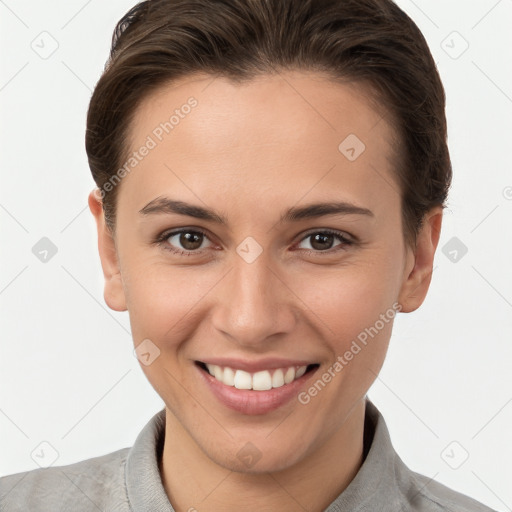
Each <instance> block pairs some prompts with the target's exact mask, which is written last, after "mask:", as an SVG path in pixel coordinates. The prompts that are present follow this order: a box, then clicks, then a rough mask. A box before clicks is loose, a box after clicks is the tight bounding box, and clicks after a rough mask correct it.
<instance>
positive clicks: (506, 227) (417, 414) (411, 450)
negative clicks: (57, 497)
mask: <svg viewBox="0 0 512 512" xmlns="http://www.w3.org/2000/svg"><path fill="white" fill-rule="evenodd" d="M133 4H134V0H115V1H109V2H105V1H99V0H89V1H88V2H85V1H84V0H72V1H66V2H64V1H58V0H46V1H45V2H36V1H34V0H32V1H28V0H27V1H21V0H18V1H16V0H5V1H0V23H1V27H0V45H1V48H2V52H1V66H0V73H1V74H0V106H1V125H0V126H1V128H0V129H1V134H0V144H1V148H0V155H1V164H0V172H1V187H0V226H1V233H2V238H1V244H0V254H1V265H0V308H1V309H0V311H1V317H0V318H1V326H0V332H1V336H2V339H1V345H0V349H1V352H0V372H1V373H0V378H1V381H0V433H1V435H0V476H2V475H6V474H11V473H16V472H20V471H25V470H30V469H34V468H36V467H38V466H37V464H36V463H35V462H34V460H33V459H32V458H31V453H32V452H33V451H34V450H35V449H38V447H39V445H40V443H41V442H42V441H46V442H48V443H50V444H51V445H52V446H53V447H54V448H55V449H56V450H57V452H58V459H57V461H56V462H55V464H54V465H62V464H69V463H72V462H76V461H79V460H83V459H87V458H90V457H94V456H97V455H103V454H105V453H109V452H112V451H114V450H117V449H119V448H124V447H127V446H131V445H132V444H133V442H134V440H135V437H136V435H137V434H138V433H139V431H140V430H141V429H142V427H143V426H144V425H145V424H146V422H147V421H148V420H149V419H150V417H151V416H152V415H153V414H155V413H156V412H157V411H158V410H160V409H162V408H163V401H162V400H161V399H160V397H159V396H158V395H157V394H156V392H155V391H154V390H153V388H152V387H151V386H150V385H149V383H148V382H147V380H146V378H145V377H144V374H143V373H142V371H141V369H140V366H139V363H138V361H137V359H136V358H135V357H134V355H133V342H132V339H131V336H130V329H129V321H128V316H127V315H128V314H127V313H116V312H113V311H110V310H109V309H108V307H107V306H106V304H105V302H104V300H103V275H102V271H101V267H100V263H99V257H98V254H97V245H96V232H95V224H94V219H93V217H92V215H91V214H90V212H89V210H88V207H87V194H88V192H89V191H90V190H92V188H93V187H94V182H93V180H92V177H91V175H90V171H89V168H88V165H87V160H86V154H85V149H84V132H85V116H86V111H87V106H88V102H89V99H90V95H91V91H92V89H93V87H94V85H95V83H96V81H97V80H98V78H99V76H100V74H101V72H102V69H103V66H104V63H105V61H106V59H107V55H108V51H109V46H110V38H111V34H112V31H113V28H114V26H115V23H116V22H117V20H118V19H119V18H120V17H121V16H122V15H123V14H124V13H125V12H126V11H127V10H128V9H129V8H130V7H131V6H132V5H133ZM398 4H399V5H400V6H401V7H402V8H403V9H404V10H405V11H406V12H407V13H408V14H409V15H410V16H411V17H412V18H413V19H414V20H415V22H416V23H417V24H418V26H419V27H420V29H421V30H422V31H423V33H424V34H425V37H426V38H427V41H428V43H429V45H430V48H431V51H432V53H433V55H434V58H435V60H436V62H437V64H438V67H439V70H440V73H441V77H442V79H443V82H444V85H445V88H446V94H447V117H448V124H449V146H450V151H451V156H452V162H453V170H454V181H453V187H452V190H451V194H450V200H449V208H448V210H447V211H446V212H445V218H444V223H443V231H442V236H441V241H440V244H439V249H438V253H437V255H436V260H435V270H434V274H433V280H432V285H431V289H430V292H429V295H428V297H427V299H426V301H425V303H424V304H423V306H422V307H421V308H420V309H419V310H418V311H416V312H414V313H411V314H401V315H399V316H398V319H397V320H396V322H395V328H394V332H393V336H392V340H391V345H390V349H389V353H388V357H387V360H386V362H385V364H384V367H383V369H382V372H381V374H380V376H379V377H378V379H377V380H376V382H375V384H374V385H373V386H372V388H371V389H370V392H369V397H370V398H371V399H372V400H373V401H374V403H375V404H376V405H377V407H379V409H380V410H381V411H382V413H383V415H384V417H385V419H386V422H387V424H388V427H389V430H390V433H391V438H392V442H393V444H394V446H395V448H396V450H397V452H398V453H399V455H400V456H401V458H402V460H403V461H404V462H405V463H406V464H407V465H408V466H409V467H410V468H411V469H413V470H414V471H417V472H420V473H422V474H425V475H427V476H429V477H432V478H434V479H436V480H438V481H439V482H442V483H444V484H446V485H448V486H449V487H452V488H454V489H456V490H458V491H460V492H462V493H464V494H467V495H469V496H471V497H474V498H475V499H477V500H479V501H482V502H484V503H485V504H487V505H489V506H490V507H492V508H494V509H496V510H500V511H505V510H512V485H511V483H512V465H511V462H510V461H511V460H512V442H511V441H512V439H511V437H512V435H511V432H512V372H511V371H510V366H511V363H512V343H511V341H512V271H511V262H512V257H511V256H512V229H511V228H512V222H511V220H512V172H511V166H510V147H511V143H512V115H511V114H512V71H511V63H512V58H511V57H512V36H511V32H512V31H511V27H512V1H511V0H500V1H496V0H480V1H471V2H469V1H462V0H459V1H453V0H452V1H446V0H436V1H432V0H429V1H426V0H417V1H416V2H413V1H411V0H400V1H399V2H398ZM43 31H46V32H47V33H48V34H51V36H49V35H48V34H44V35H42V36H40V34H41V32H43ZM454 31H456V32H457V33H458V34H453V32H454ZM41 38H46V39H45V48H46V49H47V50H48V49H49V48H51V45H52V44H57V43H58V48H57V49H56V51H55V52H54V53H53V54H52V55H51V56H49V57H48V58H46V59H43V58H41V57H40V56H39V55H38V53H36V51H34V49H33V47H35V46H36V45H37V44H39V45H42V43H41V42H40V41H41ZM52 38H53V39H54V40H55V41H56V42H57V43H52ZM462 38H463V39H462ZM33 41H34V42H33ZM464 41H467V44H469V47H468V49H467V50H466V51H465V52H464V53H462V54H461V55H460V56H458V54H459V53H460V52H461V50H462V49H463V48H464V45H465V43H464ZM31 45H32V46H31ZM39 51H42V50H39ZM457 56H458V58H454V57H457ZM42 237H48V238H49V239H50V240H51V241H52V242H53V243H54V244H55V246H56V247H57V249H58V252H57V253H56V254H55V256H53V257H52V258H51V259H50V260H49V261H48V262H46V263H43V262H41V261H40V260H39V259H38V258H36V256H35V255H34V254H33V252H32V247H33V246H34V245H35V244H36V243H37V242H38V241H39V240H40V239H41V238H42ZM453 237H457V238H458V239H459V240H460V241H461V242H462V243H463V244H464V245H465V246H466V247H467V248H468V252H467V253H466V254H465V255H463V256H462V257H461V256H460V254H461V253H460V251H459V253H458V256H457V258H458V260H457V261H456V262H453V261H451V260H450V258H449V257H447V256H446V255H445V254H443V252H442V248H443V247H444V246H445V245H446V244H447V243H448V242H449V241H450V240H451V239H452V238H453ZM451 243H453V241H452V242H451ZM448 247H450V246H448ZM446 252H448V250H447V251H446ZM453 441H456V442H457V444H451V443H452V442H453ZM447 446H448V449H447V450H445V449H446V448H447ZM465 451H467V453H468V454H469V458H468V459H467V460H466V461H465V462H464V463H463V464H462V465H461V466H460V467H459V468H458V469H452V468H451V467H450V466H449V465H448V464H447V462H446V460H449V461H450V462H451V464H452V465H457V463H458V462H459V463H460V461H462V459H463V457H464V455H465ZM442 454H445V455H444V458H443V456H442ZM450 456H451V457H450Z"/></svg>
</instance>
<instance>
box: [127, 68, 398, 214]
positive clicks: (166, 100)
mask: <svg viewBox="0 0 512 512" xmlns="http://www.w3.org/2000/svg"><path fill="white" fill-rule="evenodd" d="M130 128H131V130H130V134H129V137H128V140H129V141H130V143H129V145H130V152H134V151H135V152H139V150H140V149H141V148H142V147H143V146H148V147H149V146H151V149H150V150H149V151H144V153H145V156H143V158H140V159H139V160H138V161H137V163H136V165H134V166H133V167H132V169H133V170H131V171H130V172H129V174H128V175H127V176H126V178H124V180H125V182H124V183H123V188H125V189H126V191H127V192H126V193H124V194H123V193H121V194H120V196H123V195H124V196H125V197H126V196H127V194H129V195H130V199H131V200H132V201H134V202H135V203H136V204H137V205H140V207H142V206H144V204H146V202H147V201H149V200H151V199H153V198H155V197H157V196H159V195H162V194H163V193H164V192H166V191H167V190H174V191H176V193H178V194H181V195H183V194H185V195H186V196H187V197H189V198H191V199H192V198H194V195H196V196H197V197H201V196H203V197H205V198H206V197H208V198H211V199H212V200H216V198H217V199H219V200H221V199H222V197H224V198H225V197H226V194H227V192H228V191H231V192H233V193H234V192H236V197H234V196H233V197H230V200H233V201H239V202H243V201H249V200H250V199H251V198H253V199H254V200H255V201H256V202H257V198H258V197H260V196H261V195H262V194H265V196H266V197H267V200H269V198H271V197H272V196H273V197H274V198H275V199H276V201H279V199H280V198H281V199H282V198H283V196H288V197H289V198H290V200H293V199H295V200H296V201H298V200H299V199H300V198H301V197H303V196H305V195H310V194H315V196H314V199H321V198H323V197H324V198H326V199H331V198H332V192H333V188H334V187H336V189H337V190H340V191H343V192H344V194H345V195H344V199H356V198H359V199H360V198H368V200H369V201H372V202H375V201H381V202H382V200H384V199H386V194H387V195H388V196H389V197H388V199H389V200H392V199H393V196H394V195H396V193H397V187H396V185H395V184H394V176H393V173H392V172H391V169H392V161H393V155H392V146H391V144H392V141H393V137H394V131H393V130H392V128H391V127H390V126H389V125H388V123H387V122H386V121H385V120H384V119H383V117H382V112H378V111H377V110H376V109H375V108H374V102H373V96H371V95H370V93H369V90H368V89H367V88H366V87H363V86H362V85H361V84H348V83H347V84H340V83H334V82H332V81H330V80H329V79H328V78H325V77H322V76H321V75H318V74H312V73H299V72H287V73H280V74H276V75H272V76H269V75H264V76H261V77H258V78H255V79H252V80H250V81H248V82H244V83H235V82H233V81H231V80H229V79H227V78H223V77H212V76H205V75H203V76H201V75H199V76H195V77H188V78H184V79H181V80H179V81H176V82H174V83H172V84H168V85H166V86H162V87H160V88H159V89H158V90H157V91H156V92H154V93H152V94H151V95H149V96H148V97H147V98H145V99H144V100H143V101H142V102H141V104H140V105H139V107H138V109H137V110H136V112H135V115H134V117H133V120H132V123H131V127H130ZM385 187H387V188H389V190H387V191H386V190H383V188H385ZM222 194H224V195H222ZM329 194H330V196H329ZM174 195H176V194H174ZM216 196H218V197H216ZM327 196H329V197H327ZM197 197H196V199H197ZM312 198H313V197H312V196H311V197H309V198H308V199H312ZM120 200H121V199H120ZM144 201H146V202H144ZM143 202H144V204H142V203H143Z"/></svg>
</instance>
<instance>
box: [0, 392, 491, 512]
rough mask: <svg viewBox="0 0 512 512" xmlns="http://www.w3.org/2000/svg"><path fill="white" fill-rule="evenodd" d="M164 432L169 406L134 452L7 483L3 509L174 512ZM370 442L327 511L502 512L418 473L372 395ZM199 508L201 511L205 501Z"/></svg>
mask: <svg viewBox="0 0 512 512" xmlns="http://www.w3.org/2000/svg"><path fill="white" fill-rule="evenodd" d="M164 435H165V409H162V410H161V411H159V412H158V413H156V414H155V415H154V416H153V417H152V418H151V419H150V420H149V422H148V423H147V424H146V425H145V427H144V428H143V429H142V431H141V432H140V434H139V435H138V437H137V439H136V440H135V443H134V445H133V446H132V447H131V448H123V449H121V450H117V451H115V452H112V453H109V454H106V455H102V456H100V457H93V458H91V459H87V460H84V461H80V462H76V463H74V464H68V465H65V466H50V467H48V468H39V469H34V470H31V471H26V472H22V473H16V474H13V475H8V476H5V477H3V478H0V511H2V512H15V511H16V512H18V511H23V512H26V511H34V512H43V511H44V512H58V511H84V512H85V511H87V512H89V511H91V512H98V511H105V512H107V511H108V512H113V511H116V512H145V511H152V512H175V511H174V509H173V507H172V505H171V504H170V502H169V499H168V497H167V495H166V493H165V490H164V487H163V485H162V481H161V478H160V473H159V470H158V460H159V457H160V456H161V453H162V448H163V441H164ZM364 438H365V459H364V462H363V464H362V466H361V467H360V468H359V471H358V472H357V474H356V476H355V477H354V479H353V480H352V481H351V482H350V484H349V485H348V487H347V488H346V489H345V490H344V491H343V492H342V493H341V494H340V495H339V496H338V497H337V498H336V499H335V500H334V501H333V502H332V503H331V504H330V505H329V506H328V507H327V508H326V509H325V511H324V512H349V511H350V512H377V511H378V512H407V511H422V512H439V511H441V510H444V511H450V512H477V511H478V512H496V511H493V510H492V509H491V508H489V507H486V506H485V505H483V504H481V503H479V502H478V501H475V500H474V499H472V498H469V497H467V496H465V495H463V494H461V493H458V492H456V491H454V490H452V489H450V488H448V487H446V486H444V485H442V484H440V483H438V482H435V481H434V480H431V479H430V478H428V477H426V476H423V475H421V474H419V473H415V472H413V471H411V470H410V469H409V468H408V467H407V466H406V465H405V464H404V463H403V462H402V460H401V459H400V457H399V456H398V455H397V453H396V452H395V450H394V448H393V446H392V444H391V439H390V436H389V431H388V428H387V426H386V423H385V421H384V418H383V417H382V415H381V413H380V412H379V410H378V409H377V408H376V407H375V405H374V404H373V403H372V402H371V401H370V400H369V398H368V397H366V415H365V432H364ZM192 505H194V504H192ZM195 507H196V508H197V510H198V512H201V510H202V509H201V507H200V505H199V504H195ZM191 510H194V509H193V508H192V509H191Z"/></svg>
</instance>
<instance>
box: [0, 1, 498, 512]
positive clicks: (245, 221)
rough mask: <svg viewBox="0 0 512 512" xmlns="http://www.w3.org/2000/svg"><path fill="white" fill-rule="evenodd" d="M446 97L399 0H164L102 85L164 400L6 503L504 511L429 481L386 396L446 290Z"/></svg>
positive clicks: (108, 253)
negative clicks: (408, 459)
mask: <svg viewBox="0 0 512 512" xmlns="http://www.w3.org/2000/svg"><path fill="white" fill-rule="evenodd" d="M444 108H445V103H444V91H443V87H442V84H441V81H440V78H439V76H438V73H437V70H436V67H435V63H434V61H433V59H432V56H431V54H430V52H429V50H428V47H427V44H426V42H425V40H424V38H423V36H422V34H421V33H420V31H419V30H418V28H417V27H416V26H415V24H414V23H413V22H412V21H411V20H410V19H409V18H408V17H407V16H406V15H405V14H404V13H403V12H402V11H401V10H400V9H399V8H398V7H397V6H396V5H395V4H393V3H392V2H391V1H390V0H365V1H361V0H357V1H355V0H353V1H351V0H349V1H344V0H321V1H319V0H317V1H312V0H309V1H304V0H300V1H299V0H231V1H230V2H222V1H219V0H216V1H212V0H182V1H178V0H177V1H168V0H167V1H164V0H149V1H146V2H142V3H140V4H138V5H136V6H135V7H134V8H133V9H132V10H131V11H129V12H128V13H127V14H126V15H125V16H124V17H123V19H122V20H120V22H119V23H118V25H117V27H116V30H115V33H114V38H113V42H112V50H111V56H110V60H109V62H108V65H107V67H106V69H105V71H104V73H103V75H102V77H101V79H100V80H99V82H98V84H97V85H96V88H95V91H94V93H93V96H92V98H91V102H90V106H89V112H88V118H87V133H86V149H87V154H88V158H89V164H90V168H91V171H92V174H93V177H94V179H95V182H96V184H97V187H98V188H97V189H95V190H94V191H93V192H91V194H90V196H89V207H90V210H91V212H92V214H93V215H94V217H95V220H96V223H97V229H98V247H99V254H100V258H101V263H102V268H103V272H104V276H105V300H106V302H107V304H108V306H109V307H110V308H112V309H113V310H116V311H126V310H127V311H128V312H129V315H130V322H131V328H132V333H133V338H134V345H135V351H136V354H137V357H138V359H139V361H140V363H141V368H142V370H143V371H144V372H145V374H146V376H147V378H148V380H149V381H150V383H151V384H152V386H153V387H154V389H155V390H156V391H157V393H158V394H159V395H160V396H161V397H162V399H163V400H164V402H165V408H164V409H163V410H162V411H160V412H159V413H158V414H156V415H155V416H154V417H153V418H152V419H151V420H150V422H149V423H148V424H147V425H146V427H145V428H144V429H143V431H142V432H141V433H140V435H139V437H138V438H137V440H136V442H135V444H134V446H133V447H132V448H125V449H122V450H118V451H116V452H113V453H110V454H107V455H104V456H101V457H95V458H93V459H89V460H85V461H81V462H78V463H75V464H71V465H68V466H60V467H50V468H46V469H38V470H34V471H30V472H26V473H21V474H17V475H10V476H8V477H4V478H3V479H1V480H0V482H1V483H0V485H1V487H0V489H1V493H2V507H3V508H2V510H5V511H11V510H59V509H60V510H97V509H99V510H119V511H129V510H134V511H142V510H152V511H153V510H157V511H172V510H174V511H177V512H182V511H194V510H198V511H203V510H204V511H234V510H237V511H238V510H246V511H256V510H258V511H259V510H269V511H273V510H285V511H288V510H289V511H295V510H308V511H323V510H327V511H332V512H334V511H342V510H343V511H345V510H346V511H353V510H368V511H374V510H382V511H393V512H396V511H399V510H404V511H406V510H421V511H434V510H435V511H439V510H447V511H455V510H457V511H462V510H464V511H489V510H491V509H489V508H488V507H486V506H484V505H483V504H480V503H478V502H477V501H475V500H473V499H471V498H469V497H466V496H464V495H462V494H460V493H458V492H456V491H454V490H451V489H449V488H447V487H445V486H444V485H441V484H439V483H436V482H435V481H432V480H430V479H429V478H427V477H426V476H423V475H420V474H418V473H414V472H412V471H411V470H410V469H409V468H407V466H405V464H404V463H403V462H402V461H401V459H400V458H399V456H398V455H397V454H396V452H395V451H394V449H393V447H392V445H391V442H390V437H389V433H388V430H387V428H386V424H385V422H384V419H383V417H382V415H381V414H380V412H379V411H378V409H377V408H376V407H375V405H374V404H373V403H372V402H371V401H370V400H369V399H368V398H367V396H366V392H367V391H368V389H369V388H370V386H371V385H372V383H373V382H374V381H375V379H376V377H377V375H378V373H379V371H380V369H381V367H382V364H383V362H384V358H385V355H386V351H387V348H388V344H389V340H390V337H391V332H392V326H393V321H394V318H395V316H396V314H397V313H398V312H402V313H408V312H411V311H414V310H416V309H417V308H418V307H419V306H420V305H421V304H422V302H423V301H424V299H425V296H426V294H427V291H428V288H429V284H430V279H431V274H432V263H433V258H434V254H435V251H436V248H437V244H438V241H439V235H440V229H441V222H442V213H443V208H444V206H445V201H446V198H447V193H448V189H449V186H450V182H451V165H450V158H449V153H448V148H447V144H446V119H445V112H444Z"/></svg>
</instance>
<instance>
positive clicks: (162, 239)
mask: <svg viewBox="0 0 512 512" xmlns="http://www.w3.org/2000/svg"><path fill="white" fill-rule="evenodd" d="M181 233H196V234H201V235H203V236H205V237H206V238H208V234H207V233H206V232H205V231H203V230H202V229H199V228H194V229H190V228H188V229H187V228H184V229H179V230H177V231H164V232H163V233H161V234H160V235H158V236H157V238H156V240H155V241H154V243H156V244H157V245H159V246H161V247H163V248H164V249H165V250H167V251H170V252H172V253H173V254H177V255H179V256H196V255H198V254H201V253H202V252H203V251H202V250H200V251H184V250H182V249H174V248H173V247H172V246H170V245H169V244H168V243H167V240H168V239H169V238H170V237H171V236H174V235H179V234H181ZM318 233H321V234H323V235H325V234H328V235H334V236H335V237H336V238H338V240H339V241H340V242H342V244H341V245H340V246H338V247H337V248H334V249H327V250H325V251H315V250H313V249H300V250H302V251H305V252H306V254H309V255H311V254H314V255H325V254H327V255H332V254H333V253H334V252H337V251H339V250H345V248H346V247H347V246H350V245H355V243H356V242H355V241H354V240H350V239H349V238H347V237H346V236H345V234H344V233H342V232H340V231H336V230H333V229H322V230H316V231H310V232H309V233H306V234H305V235H304V236H303V237H302V238H301V239H300V240H299V242H298V243H300V242H302V241H303V240H305V239H306V238H309V237H311V236H313V235H316V234H318ZM208 239H209V238H208Z"/></svg>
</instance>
